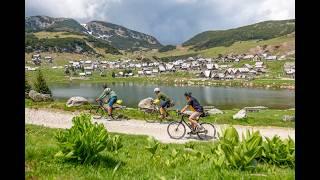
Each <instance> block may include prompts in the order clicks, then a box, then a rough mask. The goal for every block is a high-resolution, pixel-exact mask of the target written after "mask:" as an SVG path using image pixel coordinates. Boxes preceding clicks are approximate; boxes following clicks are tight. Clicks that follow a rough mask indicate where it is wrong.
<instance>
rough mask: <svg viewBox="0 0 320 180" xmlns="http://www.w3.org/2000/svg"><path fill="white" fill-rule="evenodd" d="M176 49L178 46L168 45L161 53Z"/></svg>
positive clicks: (160, 50)
mask: <svg viewBox="0 0 320 180" xmlns="http://www.w3.org/2000/svg"><path fill="white" fill-rule="evenodd" d="M174 49H176V46H173V45H166V46H163V47H162V48H160V49H159V52H167V51H171V50H174Z"/></svg>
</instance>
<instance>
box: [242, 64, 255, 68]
mask: <svg viewBox="0 0 320 180" xmlns="http://www.w3.org/2000/svg"><path fill="white" fill-rule="evenodd" d="M243 67H244V68H248V69H252V68H253V67H252V66H251V65H250V64H244V65H243Z"/></svg>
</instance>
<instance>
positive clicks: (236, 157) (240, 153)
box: [213, 127, 262, 170]
mask: <svg viewBox="0 0 320 180" xmlns="http://www.w3.org/2000/svg"><path fill="white" fill-rule="evenodd" d="M219 136H220V135H219ZM219 138H220V141H219V142H218V143H219V144H218V146H216V147H215V150H214V151H213V153H214V154H215V155H216V157H217V159H214V160H213V161H214V166H216V167H219V168H222V167H227V168H234V169H240V170H244V169H253V168H255V167H256V165H257V160H256V159H257V158H259V157H260V155H261V152H262V146H261V145H262V136H261V135H260V133H259V132H258V131H256V132H253V133H250V131H247V133H246V136H244V135H243V137H242V141H240V140H239V135H238V132H237V130H236V129H235V128H234V127H228V128H227V129H225V130H224V131H223V133H222V135H221V136H220V137H219Z"/></svg>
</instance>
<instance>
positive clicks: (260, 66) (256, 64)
mask: <svg viewBox="0 0 320 180" xmlns="http://www.w3.org/2000/svg"><path fill="white" fill-rule="evenodd" d="M263 65H264V63H263V62H256V63H255V68H263Z"/></svg>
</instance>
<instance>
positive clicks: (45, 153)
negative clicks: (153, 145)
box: [25, 125, 295, 179]
mask: <svg viewBox="0 0 320 180" xmlns="http://www.w3.org/2000/svg"><path fill="white" fill-rule="evenodd" d="M58 131H61V130H58V129H50V128H44V127H41V126H34V125H26V131H25V134H26V147H25V171H26V179H174V178H176V179H294V176H295V172H294V169H289V168H285V169H282V168H278V167H275V166H270V165H266V164H259V165H258V167H257V168H256V169H255V170H254V171H253V172H249V171H238V170H226V171H222V172H219V171H217V170H216V169H213V168H212V167H211V163H210V162H208V161H206V160H205V161H202V160H200V159H197V158H196V157H193V158H194V159H193V160H191V161H186V162H185V163H181V164H179V165H177V166H176V167H170V166H167V165H166V161H167V160H172V158H171V157H170V154H171V152H172V150H173V149H176V150H177V151H178V152H179V155H182V154H185V152H184V148H185V147H187V146H188V144H186V145H182V144H168V145H165V144H160V148H159V149H158V150H157V152H156V155H155V159H151V154H150V153H149V152H148V151H146V150H145V149H144V147H145V146H146V145H147V140H146V136H136V135H124V134H120V136H121V138H122V139H123V141H122V142H123V145H124V146H123V148H122V149H120V150H119V151H118V152H117V153H110V152H107V151H103V152H102V153H101V155H102V157H103V158H101V161H100V162H99V163H98V164H96V165H78V164H73V163H68V162H61V161H58V160H57V159H55V158H54V155H55V153H57V152H58V150H59V149H58V146H57V144H56V141H55V138H54V135H55V133H56V132H58ZM195 144H196V145H195V146H194V149H195V150H197V151H201V152H203V153H205V154H206V155H210V154H211V152H210V149H211V148H210V147H211V146H212V143H195ZM119 162H121V164H120V166H119V168H118V169H117V170H116V171H114V169H115V167H116V165H117V164H118V163H119ZM113 172H114V176H112V174H113Z"/></svg>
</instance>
